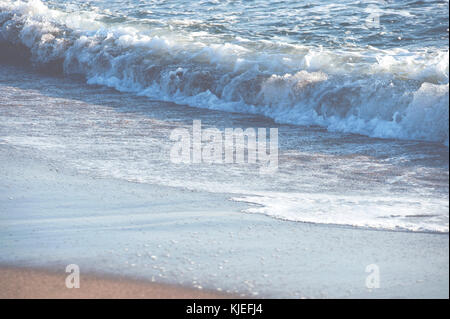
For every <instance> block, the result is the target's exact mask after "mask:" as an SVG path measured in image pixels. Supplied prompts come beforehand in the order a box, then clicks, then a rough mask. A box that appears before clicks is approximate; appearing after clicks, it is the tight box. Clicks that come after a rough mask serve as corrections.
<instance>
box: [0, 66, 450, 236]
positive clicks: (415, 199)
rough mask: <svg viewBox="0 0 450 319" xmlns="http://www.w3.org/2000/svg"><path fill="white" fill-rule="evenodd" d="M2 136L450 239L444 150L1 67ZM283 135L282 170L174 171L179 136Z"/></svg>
mask: <svg viewBox="0 0 450 319" xmlns="http://www.w3.org/2000/svg"><path fill="white" fill-rule="evenodd" d="M1 71H2V72H1V73H0V85H1V89H2V96H1V100H0V101H1V105H2V108H1V110H0V118H1V123H2V124H1V126H0V134H1V135H0V136H1V137H0V138H1V141H2V142H3V143H7V144H9V145H16V146H20V147H24V148H25V150H26V149H30V151H33V152H38V153H40V154H41V156H43V157H44V158H48V159H50V160H51V161H56V162H58V163H59V164H60V165H63V166H65V167H68V168H75V169H77V170H78V171H79V172H80V173H86V174H88V175H91V176H97V177H105V178H110V177H114V178H119V179H123V180H128V181H134V182H139V183H150V184H157V185H158V184H159V185H167V186H175V187H181V188H187V189H191V190H201V191H207V192H217V193H229V194H230V195H229V197H230V199H233V200H235V201H244V202H248V203H250V204H252V205H251V206H250V207H249V208H248V209H246V210H245V211H246V212H249V213H263V214H267V215H270V216H274V217H277V218H281V219H287V220H293V221H303V222H313V223H325V224H340V225H352V226H360V227H370V228H380V229H393V230H395V229H401V230H412V231H431V232H448V148H447V147H446V146H444V145H441V144H439V143H427V142H418V141H401V140H386V139H374V138H369V137H364V136H361V135H354V134H344V133H336V132H328V131H326V130H325V129H323V128H320V127H304V126H292V125H278V124H276V123H274V122H273V121H271V120H269V119H267V118H263V117H258V116H254V115H246V116H243V115H242V114H238V113H227V112H221V111H211V110H202V109H192V108H189V107H186V106H183V105H176V104H171V103H167V102H160V101H149V100H148V99H147V98H145V97H136V96H134V95H133V94H124V93H120V92H116V91H114V90H111V89H108V88H102V87H95V86H86V85H85V84H84V82H83V81H79V80H71V79H63V78H55V77H53V76H44V75H42V74H37V73H30V72H28V71H23V70H21V69H18V68H15V67H2V68H1ZM194 119H198V120H201V121H202V125H203V127H204V128H207V127H211V126H214V127H217V128H219V129H220V130H223V129H224V128H226V127H243V128H246V127H277V128H278V129H279V141H280V150H279V162H278V165H279V168H278V171H277V172H276V173H274V174H260V171H259V165H258V164H205V163H200V164H174V163H172V162H171V160H170V150H171V148H172V147H173V145H174V142H172V141H170V140H169V136H170V133H171V131H172V130H173V129H174V128H179V127H185V128H186V129H188V130H190V129H191V126H192V121H193V120H194Z"/></svg>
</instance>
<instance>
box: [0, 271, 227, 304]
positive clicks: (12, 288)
mask: <svg viewBox="0 0 450 319" xmlns="http://www.w3.org/2000/svg"><path fill="white" fill-rule="evenodd" d="M67 275H68V274H67V273H64V272H60V273H56V272H50V271H44V270H36V269H22V268H12V267H9V268H8V267H1V268H0V299H217V298H221V299H223V298H231V296H230V295H227V294H220V293H217V292H210V291H209V292H208V291H199V290H198V289H197V290H195V289H188V288H184V287H176V286H171V285H162V284H156V283H149V282H145V281H137V280H131V279H124V278H122V279H120V278H111V277H109V278H108V277H105V276H103V277H101V276H89V275H87V276H83V281H82V283H80V287H79V288H72V289H68V288H67V287H66V286H65V279H66V276H67Z"/></svg>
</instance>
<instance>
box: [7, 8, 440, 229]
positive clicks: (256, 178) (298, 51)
mask: <svg viewBox="0 0 450 319" xmlns="http://www.w3.org/2000/svg"><path fill="white" fill-rule="evenodd" d="M448 8H449V3H448V1H335V2H329V1H309V2H308V3H303V2H298V1H258V0H255V1H198V2H194V3H191V2H190V1H181V0H172V1H75V0H74V1H39V0H34V1H24V2H22V1H5V0H0V49H1V51H0V61H1V62H2V66H1V68H0V70H1V72H0V119H1V123H0V142H1V143H7V144H10V145H13V146H16V147H20V148H21V149H23V151H24V152H25V153H26V152H33V154H35V153H36V152H37V153H38V154H41V156H42V157H45V158H47V159H49V160H51V161H57V162H58V163H61V164H63V165H67V166H68V167H70V168H75V169H77V170H78V171H79V172H80V173H83V174H89V175H92V176H98V177H113V178H118V179H124V180H128V181H133V182H138V183H149V184H156V185H167V186H175V187H182V188H187V189H191V190H201V191H208V192H217V193H228V194H230V195H229V198H230V200H233V201H239V202H245V203H248V205H249V206H248V208H247V209H246V210H244V213H250V214H252V213H256V214H266V215H269V216H272V217H275V218H279V219H285V220H290V221H298V222H308V223H320V224H336V225H346V226H356V227H364V228H375V229H388V230H404V231H424V232H448V220H449V215H448V208H449V207H448V206H449V196H448V195H449V174H448V172H449V170H448V157H449V149H448V145H449V133H448V132H449V128H448V123H449V121H448V120H449V98H448V97H449V84H448V58H449V55H448V54H449V53H448V52H449V45H448V32H449V31H448V28H449V26H448V24H449V23H448ZM19 106H20V107H19ZM194 119H199V120H202V123H203V124H204V126H205V127H211V126H213V127H218V128H219V129H221V130H224V129H225V128H227V127H242V128H246V127H267V128H269V127H277V128H278V129H279V142H280V150H279V169H278V171H277V172H276V173H275V174H270V175H267V176H266V175H260V174H259V173H258V172H259V171H258V168H257V167H255V165H219V164H211V165H204V164H196V165H194V164H173V163H171V162H170V160H169V153H170V148H171V146H172V143H171V142H170V140H169V136H170V132H171V130H172V129H173V128H175V127H186V128H189V127H190V126H191V125H192V121H193V120H194Z"/></svg>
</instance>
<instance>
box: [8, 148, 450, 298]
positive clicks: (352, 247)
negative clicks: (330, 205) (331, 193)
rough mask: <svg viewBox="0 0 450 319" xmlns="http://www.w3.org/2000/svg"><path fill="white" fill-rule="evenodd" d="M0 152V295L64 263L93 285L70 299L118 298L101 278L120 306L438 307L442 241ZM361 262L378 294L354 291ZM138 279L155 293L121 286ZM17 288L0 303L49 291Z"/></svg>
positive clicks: (444, 289) (442, 293) (361, 286)
mask: <svg viewBox="0 0 450 319" xmlns="http://www.w3.org/2000/svg"><path fill="white" fill-rule="evenodd" d="M0 149H1V150H2V152H0V163H1V165H0V173H1V174H2V176H3V179H2V183H1V184H0V189H1V192H0V194H1V196H0V209H1V216H0V226H1V229H2V230H1V232H0V237H1V241H2V254H1V256H0V264H3V265H8V268H9V267H12V269H11V268H9V269H10V270H8V271H9V272H10V273H12V274H14V275H13V276H9V275H6V274H7V272H4V271H3V274H2V276H3V277H2V279H1V280H0V286H2V287H4V286H5V285H7V286H9V287H14V282H13V281H11V280H12V279H11V278H19V279H20V280H21V281H20V282H22V283H23V280H25V279H26V276H27V275H28V274H30V275H33V276H36V277H33V278H34V279H33V280H35V283H37V282H39V278H44V277H42V276H45V272H46V271H47V269H48V270H49V271H50V272H52V271H57V273H58V275H55V276H56V277H52V275H50V277H48V278H49V280H50V281H51V282H52V283H57V281H58V280H61V279H57V278H62V277H63V276H66V275H68V274H66V273H63V272H64V270H65V268H66V266H67V265H69V264H77V265H78V266H79V267H80V269H81V271H80V277H81V278H82V279H81V280H83V278H84V277H83V276H84V274H87V276H88V277H87V278H91V277H90V276H91V275H92V276H93V277H92V278H93V280H92V282H93V283H92V286H88V287H92V291H93V292H92V294H91V293H88V292H86V294H85V295H83V293H82V292H79V293H76V294H79V295H77V296H79V297H80V298H84V297H86V298H91V297H92V298H96V297H100V296H101V297H105V298H110V297H111V298H115V297H117V298H119V294H120V291H118V290H117V289H119V290H120V289H122V288H121V287H122V286H121V283H117V284H116V283H115V281H113V282H109V281H107V282H105V285H109V286H108V287H111V291H110V292H106V291H103V290H97V286H96V285H99V286H98V287H104V286H102V285H100V283H99V282H97V281H96V278H97V274H98V276H99V277H100V278H103V277H104V276H105V277H106V278H110V277H109V276H111V277H112V278H129V279H123V280H124V281H125V284H123V285H124V287H125V288H126V287H129V289H131V290H130V291H131V292H130V294H129V295H123V297H125V298H128V297H127V296H130V297H132V296H136V297H137V296H138V294H139V293H141V292H142V291H144V292H146V293H148V296H149V298H156V297H158V294H161V296H163V295H164V296H167V297H168V298H169V297H171V296H172V297H174V298H178V296H179V297H180V298H190V297H192V298H194V296H197V295H195V294H194V292H196V291H199V292H200V291H201V293H199V296H200V295H201V296H202V297H205V298H209V297H214V298H216V297H219V294H221V293H222V292H223V293H227V295H233V296H238V297H244V298H431V297H435V298H448V284H447V283H448V243H449V241H448V238H449V237H448V234H433V233H419V232H396V231H382V230H367V229H358V228H354V227H339V226H332V225H317V224H307V223H298V222H289V221H282V220H277V219H273V218H271V217H268V216H264V215H260V214H244V213H242V212H241V210H242V209H244V208H245V205H243V204H242V203H234V202H232V201H229V198H230V196H229V195H227V194H214V193H205V194H204V193H202V192H192V191H189V190H183V189H177V188H171V187H164V186H160V185H148V184H140V183H131V182H126V181H121V180H117V179H102V178H93V177H90V176H87V175H83V174H79V173H77V172H75V171H73V170H70V169H68V168H65V167H64V166H61V165H60V163H56V162H51V161H48V160H47V159H45V158H41V157H40V155H39V156H37V155H38V154H34V153H30V152H29V150H27V149H24V148H17V147H13V146H11V145H7V144H1V145H0ZM206 200H208V203H207V204H205V203H206ZM373 264H375V265H378V266H379V269H380V274H381V288H380V289H369V288H367V287H366V278H367V276H368V273H367V272H366V270H367V266H368V265H373ZM16 266H20V267H24V268H16ZM23 269H31V270H29V271H30V272H28V270H23ZM36 269H45V271H44V273H41V272H40V270H36ZM5 276H6V277H5ZM58 276H59V277H58ZM9 277H11V278H9ZM3 278H5V279H3ZM55 280H57V281H55ZM121 280H122V279H121ZM128 280H130V282H131V283H130V284H128ZM141 280H143V281H145V282H150V283H151V281H153V280H154V281H155V285H156V286H153V283H151V285H150V286H148V287H142V288H140V287H137V288H136V287H135V286H134V284H132V282H139V281H141ZM11 285H12V286H11ZM33 285H34V284H33ZM52 285H53V284H52ZM61 285H64V283H63V282H62V283H61ZM88 285H91V284H90V283H88ZM159 285H162V286H159ZM166 285H168V286H167V287H168V288H167V289H166V288H164V287H166ZM17 287H19V288H18V289H17V290H16V292H14V290H13V289H12V288H8V289H6V292H5V291H4V292H3V294H4V293H6V294H7V296H11V297H13V296H17V297H19V296H23V297H26V296H31V295H34V296H42V297H46V296H48V297H50V296H53V294H54V291H53V290H45V291H41V292H39V291H29V290H28V288H26V285H18V286H17ZM22 287H23V291H21V290H22ZM33 287H34V288H36V287H37V286H32V287H31V288H33ZM51 287H52V286H50V287H49V288H48V289H51ZM53 287H54V286H53ZM114 287H117V289H116V288H114ZM154 287H162V288H161V289H162V290H161V291H160V290H159V288H158V289H156V288H154ZM171 287H175V288H174V289H172V288H171ZM178 287H186V289H187V290H184V289H185V288H180V289H181V290H180V291H177V289H178ZM64 289H66V288H64ZM99 289H100V288H99ZM108 289H109V288H108ZM126 289H128V288H126ZM2 290H5V289H4V288H2ZM68 290H69V289H68ZM71 290H73V289H71ZM127 291H128V290H127ZM206 291H213V292H214V291H217V292H218V293H219V294H218V295H214V294H212V295H211V294H208V293H206ZM70 293H72V292H70ZM70 293H69V292H66V293H64V294H62V295H61V297H62V296H67V297H70V296H71V295H70ZM121 296H122V295H120V297H121ZM150 296H151V297H150ZM221 297H222V295H220V298H221ZM195 298H197V297H195Z"/></svg>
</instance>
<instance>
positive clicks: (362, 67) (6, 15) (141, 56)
mask: <svg viewBox="0 0 450 319" xmlns="http://www.w3.org/2000/svg"><path fill="white" fill-rule="evenodd" d="M366 7H367V6H365V7H361V10H366ZM445 7H446V8H447V10H448V2H444V6H443V9H442V10H444V9H445ZM412 8H414V6H412ZM328 9H329V10H332V9H333V8H331V9H330V8H328ZM353 9H354V8H353ZM304 10H307V8H304ZM336 10H338V11H339V10H340V11H339V12H340V13H341V16H342V8H340V9H339V8H338V9H336ZM147 11H148V10H147ZM147 11H146V13H145V14H146V15H147V16H145V17H147V18H142V15H143V14H144V13H143V12H141V11H137V12H134V13H133V14H130V13H128V15H127V14H120V15H119V14H117V12H115V11H114V12H112V11H111V10H104V9H102V8H101V6H100V5H99V6H97V7H95V10H93V9H92V8H87V7H83V6H81V5H80V6H77V5H76V4H73V3H69V4H67V6H65V7H63V6H61V5H60V6H56V5H54V6H51V2H49V4H47V3H46V4H44V3H43V2H41V1H39V0H35V1H29V2H22V1H4V0H2V1H0V45H1V46H2V48H3V50H2V52H1V53H0V55H1V57H2V58H3V59H8V60H11V61H13V62H14V61H28V62H29V63H30V64H32V65H33V66H34V67H36V68H38V69H42V70H46V71H50V72H63V73H64V74H67V75H81V76H83V77H85V78H86V80H87V83H89V84H98V85H106V86H109V87H113V88H115V89H117V90H119V91H124V92H133V93H136V94H138V95H143V96H147V97H149V98H152V99H157V100H162V101H171V102H176V103H178V104H184V105H189V106H193V107H200V108H209V109H214V110H223V111H230V112H238V113H252V114H260V115H264V116H266V117H269V118H271V119H273V120H275V121H276V122H277V123H288V124H298V125H320V126H323V127H326V128H327V129H328V130H329V131H337V132H350V133H358V134H363V135H367V136H370V137H380V138H398V139H408V140H425V141H432V142H438V143H443V144H445V145H447V146H448V145H449V142H448V141H449V137H448V130H449V128H448V120H449V110H448V103H449V84H448V58H449V53H448V25H447V30H446V31H445V34H444V35H445V36H446V37H447V38H446V39H447V45H446V46H445V45H442V43H441V41H444V43H445V39H444V40H442V39H441V38H440V37H437V36H436V39H437V40H436V41H437V42H436V43H426V41H422V40H420V36H421V35H420V34H419V35H416V36H417V39H419V41H415V42H414V43H415V44H414V45H413V44H408V43H406V45H403V46H401V47H396V46H395V42H393V41H401V40H403V41H412V40H411V39H409V40H408V39H401V37H392V35H393V34H394V33H395V32H394V31H392V30H390V29H387V28H388V27H385V26H384V25H382V26H381V27H380V28H381V29H380V30H377V31H376V33H375V35H376V37H378V38H379V37H382V36H385V37H386V38H388V39H389V41H388V42H387V43H384V44H383V45H378V46H375V45H372V44H371V41H369V40H367V39H375V38H374V35H372V34H371V33H370V30H371V29H370V26H366V25H364V21H355V22H354V28H355V31H354V34H353V35H352V34H350V33H348V34H349V39H351V38H352V37H353V39H354V40H353V41H347V42H345V43H339V42H336V41H335V42H336V43H333V41H331V40H332V38H333V37H331V36H330V37H329V38H330V41H325V42H324V43H323V44H320V45H319V44H316V43H315V42H316V40H317V39H315V37H318V36H319V34H312V35H311V36H310V38H311V43H304V42H305V41H303V42H298V43H295V42H293V41H290V40H289V37H281V36H274V37H272V38H265V37H262V36H258V35H257V32H255V34H256V35H255V34H247V33H246V32H247V31H248V30H247V29H245V28H247V27H248V26H247V25H245V24H243V25H242V27H241V28H242V30H247V31H246V32H244V31H242V32H234V33H233V36H231V35H230V32H227V30H226V28H227V26H226V25H220V24H211V23H207V22H205V21H203V22H202V21H200V22H199V21H196V20H191V22H190V23H187V22H186V21H190V20H186V19H185V20H183V21H184V22H183V23H182V22H180V21H179V20H177V19H171V20H167V19H166V20H165V19H163V18H161V19H160V20H158V19H156V18H157V17H155V15H157V12H151V11H150V12H147ZM248 12H250V13H249V14H251V12H252V11H251V10H249V11H248ZM411 12H413V10H412V11H411ZM381 14H385V15H386V16H389V15H392V14H397V15H398V16H399V17H400V20H401V21H407V19H412V18H413V17H414V14H413V15H411V14H410V13H408V14H409V15H408V14H406V13H404V12H403V11H401V10H400V11H398V12H396V13H392V12H390V11H389V10H388V11H386V12H381ZM442 14H445V13H442ZM428 15H430V16H432V15H434V16H435V15H436V14H434V13H433V12H430V13H428ZM199 16H200V17H201V11H200V13H199ZM344 16H346V15H345V14H344ZM415 16H417V17H419V16H420V15H419V14H417V15H415ZM136 17H140V18H139V19H137V18H136ZM275 18H276V17H275ZM426 18H427V17H425V18H424V19H426ZM428 18H429V17H428ZM402 19H403V20H402ZM249 20H250V19H249ZM319 20H320V19H319ZM405 23H407V22H405ZM212 25H213V26H215V28H213V27H212ZM237 25H239V24H237ZM339 25H341V26H342V27H341V29H340V28H337V29H336V31H335V32H337V33H341V32H343V33H345V34H347V32H350V31H348V29H349V28H350V27H345V24H344V23H343V22H342V23H339V24H338V26H339ZM238 27H239V26H238ZM238 27H237V28H238ZM291 27H292V29H295V27H296V26H295V25H294V24H293V25H292V26H291ZM345 28H347V29H345ZM441 29H442V28H438V30H437V31H436V32H441V33H442V30H441ZM256 30H257V29H256ZM314 30H315V29H314V28H313V27H311V29H310V30H305V32H304V33H305V34H306V33H308V34H311V33H314ZM358 30H359V31H358ZM233 31H235V30H233ZM238 31H240V30H238ZM297 31H298V32H299V33H300V32H301V30H298V28H297ZM307 31H308V32H307ZM274 32H275V33H276V34H279V30H278V31H277V30H275V31H274ZM317 32H318V31H317ZM427 32H428V31H427ZM366 33H368V35H367V36H366V35H365V34H366ZM422 33H423V36H424V37H428V38H430V34H427V33H426V32H425V31H422ZM364 37H367V39H366V38H364ZM431 37H432V38H433V35H431ZM391 38H392V39H391ZM372 41H373V42H374V43H377V40H372ZM428 42H429V41H428ZM411 43H412V42H411ZM416 43H419V44H420V43H423V44H424V45H426V46H420V45H417V44H416Z"/></svg>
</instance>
